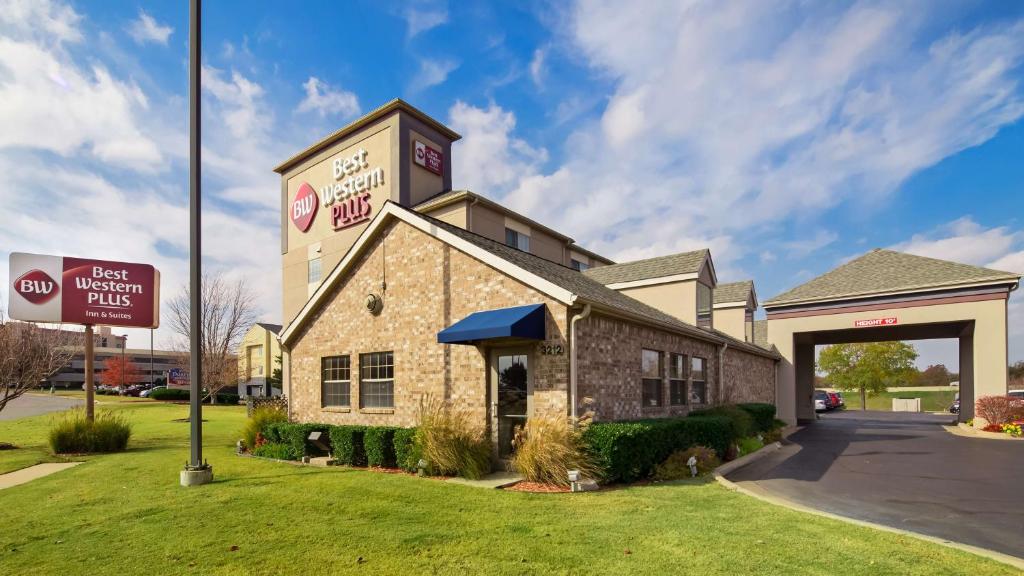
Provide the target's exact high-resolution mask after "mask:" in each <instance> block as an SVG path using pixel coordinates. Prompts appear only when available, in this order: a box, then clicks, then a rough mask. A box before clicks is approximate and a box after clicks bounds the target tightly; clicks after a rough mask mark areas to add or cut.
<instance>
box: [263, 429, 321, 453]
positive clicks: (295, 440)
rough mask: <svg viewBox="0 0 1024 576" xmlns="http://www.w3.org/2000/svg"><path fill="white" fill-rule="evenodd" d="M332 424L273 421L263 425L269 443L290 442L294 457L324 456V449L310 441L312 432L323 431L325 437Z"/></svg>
mask: <svg viewBox="0 0 1024 576" xmlns="http://www.w3.org/2000/svg"><path fill="white" fill-rule="evenodd" d="M331 428H332V426H330V425H327V424H293V423H289V422H271V423H268V424H266V425H264V427H263V437H264V438H265V439H266V440H267V443H268V444H288V445H289V446H290V447H291V454H292V456H293V459H295V460H298V459H300V458H302V457H303V456H322V455H323V454H324V451H323V450H321V449H320V448H318V447H316V446H314V445H312V444H310V443H309V441H308V440H307V438H309V433H310V432H322V433H323V438H326V437H327V436H328V434H329V433H330V430H331Z"/></svg>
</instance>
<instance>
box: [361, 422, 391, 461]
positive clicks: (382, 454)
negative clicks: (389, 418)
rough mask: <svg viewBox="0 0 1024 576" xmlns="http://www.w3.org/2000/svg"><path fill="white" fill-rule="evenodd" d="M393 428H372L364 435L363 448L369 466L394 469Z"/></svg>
mask: <svg viewBox="0 0 1024 576" xmlns="http://www.w3.org/2000/svg"><path fill="white" fill-rule="evenodd" d="M397 430H398V429H397V428H394V427H391V426H371V427H369V428H367V429H366V432H365V433H364V434H363V446H364V447H365V450H366V463H367V465H369V466H382V467H384V468H394V467H395V463H396V457H395V432H396V431H397Z"/></svg>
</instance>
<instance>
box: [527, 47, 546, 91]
mask: <svg viewBox="0 0 1024 576" xmlns="http://www.w3.org/2000/svg"><path fill="white" fill-rule="evenodd" d="M546 58H547V52H546V51H545V50H544V49H543V48H537V49H536V50H534V51H533V59H531V60H530V78H531V79H532V80H533V84H534V85H535V86H537V87H538V88H543V87H544V60H545V59H546Z"/></svg>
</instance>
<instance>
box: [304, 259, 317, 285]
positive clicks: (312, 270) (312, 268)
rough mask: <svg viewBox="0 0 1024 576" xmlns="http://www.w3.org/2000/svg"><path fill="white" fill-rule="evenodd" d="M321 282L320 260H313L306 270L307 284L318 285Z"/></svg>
mask: <svg viewBox="0 0 1024 576" xmlns="http://www.w3.org/2000/svg"><path fill="white" fill-rule="evenodd" d="M319 281H320V259H319V258H313V259H312V260H310V261H309V262H308V266H307V268H306V282H308V283H309V284H316V283H317V282H319Z"/></svg>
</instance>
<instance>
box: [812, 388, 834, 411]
mask: <svg viewBox="0 0 1024 576" xmlns="http://www.w3.org/2000/svg"><path fill="white" fill-rule="evenodd" d="M831 403H832V399H831V398H829V396H828V392H825V391H824V390H815V391H814V411H815V412H824V411H826V410H831V409H832V406H831Z"/></svg>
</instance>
